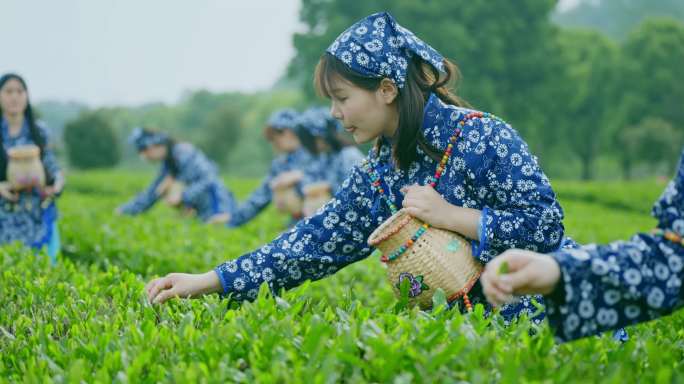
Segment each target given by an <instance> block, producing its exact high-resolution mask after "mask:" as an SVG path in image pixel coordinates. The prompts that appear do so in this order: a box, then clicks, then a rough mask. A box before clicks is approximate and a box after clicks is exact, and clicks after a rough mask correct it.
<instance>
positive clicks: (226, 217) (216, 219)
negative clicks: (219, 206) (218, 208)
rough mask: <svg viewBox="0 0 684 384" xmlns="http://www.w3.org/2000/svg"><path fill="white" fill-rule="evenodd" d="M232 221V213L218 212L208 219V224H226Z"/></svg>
mask: <svg viewBox="0 0 684 384" xmlns="http://www.w3.org/2000/svg"><path fill="white" fill-rule="evenodd" d="M229 221H230V214H229V213H227V212H224V213H217V214H215V215H213V216H211V217H210V218H209V219H208V220H207V224H214V225H225V224H226V223H227V222H229Z"/></svg>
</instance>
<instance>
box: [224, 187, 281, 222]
mask: <svg viewBox="0 0 684 384" xmlns="http://www.w3.org/2000/svg"><path fill="white" fill-rule="evenodd" d="M271 180H272V178H271V176H270V175H269V176H266V177H265V178H264V180H263V181H262V182H261V184H260V185H259V187H258V188H257V189H256V190H254V192H252V194H251V195H249V197H248V198H247V200H246V201H244V202H242V203H241V204H240V205H238V207H237V208H236V209H235V212H234V213H233V214H232V215H231V216H230V226H231V227H238V226H240V225H242V224H244V223H246V222H248V221H250V220H251V219H252V218H254V216H256V215H258V214H259V212H261V211H262V210H263V209H264V208H266V206H268V204H269V203H270V202H271V199H272V195H271V187H270V186H269V184H270V183H271Z"/></svg>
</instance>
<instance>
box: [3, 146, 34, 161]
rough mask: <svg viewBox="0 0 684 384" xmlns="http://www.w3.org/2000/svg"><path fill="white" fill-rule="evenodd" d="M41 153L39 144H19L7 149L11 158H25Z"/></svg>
mask: <svg viewBox="0 0 684 384" xmlns="http://www.w3.org/2000/svg"><path fill="white" fill-rule="evenodd" d="M39 154H40V148H39V147H38V146H37V145H33V144H28V145H19V146H16V147H12V148H8V149H7V156H8V157H10V158H17V159H25V158H30V157H35V156H37V155H39Z"/></svg>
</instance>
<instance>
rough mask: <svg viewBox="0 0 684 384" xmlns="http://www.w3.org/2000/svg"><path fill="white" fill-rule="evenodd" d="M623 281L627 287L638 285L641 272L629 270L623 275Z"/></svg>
mask: <svg viewBox="0 0 684 384" xmlns="http://www.w3.org/2000/svg"><path fill="white" fill-rule="evenodd" d="M624 277H625V281H626V282H627V284H629V285H639V283H641V272H639V271H638V270H636V269H634V268H629V269H628V270H626V271H625V273H624Z"/></svg>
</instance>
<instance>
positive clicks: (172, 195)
mask: <svg viewBox="0 0 684 384" xmlns="http://www.w3.org/2000/svg"><path fill="white" fill-rule="evenodd" d="M164 201H166V204H168V205H170V206H172V207H178V206H179V205H181V202H182V201H183V192H182V191H180V190H174V189H172V190H171V191H168V192H167V193H166V196H165V197H164Z"/></svg>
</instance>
